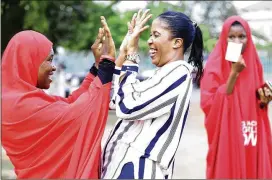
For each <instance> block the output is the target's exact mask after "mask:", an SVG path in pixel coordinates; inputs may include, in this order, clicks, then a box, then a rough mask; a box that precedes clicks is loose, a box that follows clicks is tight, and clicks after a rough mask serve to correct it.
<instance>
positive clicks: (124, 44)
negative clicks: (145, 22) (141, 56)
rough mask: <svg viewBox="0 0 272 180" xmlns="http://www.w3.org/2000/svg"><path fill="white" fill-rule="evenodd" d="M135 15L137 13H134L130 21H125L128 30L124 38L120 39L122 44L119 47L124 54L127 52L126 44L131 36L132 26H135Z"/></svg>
mask: <svg viewBox="0 0 272 180" xmlns="http://www.w3.org/2000/svg"><path fill="white" fill-rule="evenodd" d="M136 16H137V13H134V15H133V17H132V19H131V21H130V22H128V23H127V26H128V32H127V34H126V36H125V38H124V40H123V41H122V44H121V46H120V48H119V50H120V52H122V53H124V54H126V53H127V45H128V41H129V40H130V38H131V34H132V32H133V28H134V26H135V19H136Z"/></svg>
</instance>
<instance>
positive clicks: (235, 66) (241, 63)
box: [231, 55, 246, 74]
mask: <svg viewBox="0 0 272 180" xmlns="http://www.w3.org/2000/svg"><path fill="white" fill-rule="evenodd" d="M245 67H246V63H245V60H244V58H243V56H242V55H240V57H239V60H238V61H237V62H236V63H232V64H231V71H232V73H235V74H239V73H240V72H242V71H243V70H244V69H245Z"/></svg>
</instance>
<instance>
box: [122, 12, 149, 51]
mask: <svg viewBox="0 0 272 180" xmlns="http://www.w3.org/2000/svg"><path fill="white" fill-rule="evenodd" d="M149 11H150V10H149V9H147V10H146V11H145V12H144V13H143V14H142V9H140V10H139V11H138V13H137V16H136V18H135V27H134V28H133V32H132V33H131V38H130V39H129V41H128V46H127V53H128V54H133V53H135V52H137V50H138V41H139V38H140V34H141V33H142V32H143V31H145V30H146V29H147V28H148V27H149V26H148V25H147V26H145V24H146V23H147V21H148V20H149V19H150V18H151V17H152V14H149ZM141 14H142V15H141Z"/></svg>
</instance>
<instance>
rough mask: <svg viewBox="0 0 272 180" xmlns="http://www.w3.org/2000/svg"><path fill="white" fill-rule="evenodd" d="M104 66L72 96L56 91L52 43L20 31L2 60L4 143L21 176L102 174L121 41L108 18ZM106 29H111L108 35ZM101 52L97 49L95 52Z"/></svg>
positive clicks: (36, 35)
mask: <svg viewBox="0 0 272 180" xmlns="http://www.w3.org/2000/svg"><path fill="white" fill-rule="evenodd" d="M101 22H102V24H103V26H104V27H103V28H104V29H105V31H103V30H102V29H100V33H99V36H98V39H97V41H96V42H95V44H94V46H93V49H96V50H97V48H96V45H97V43H100V39H101V38H102V36H104V35H105V37H106V40H105V41H104V42H105V43H103V47H102V49H101V50H99V49H98V50H97V51H96V52H98V53H99V52H101V51H102V50H103V49H105V50H106V51H105V52H104V54H103V55H106V56H104V57H101V62H100V63H99V68H98V70H97V69H96V68H95V67H92V68H91V70H90V73H89V74H88V75H87V76H86V78H85V80H84V81H83V83H82V85H81V86H80V88H79V89H78V90H77V91H75V92H74V93H73V94H72V95H71V96H70V97H68V98H67V99H66V98H62V97H57V96H50V95H48V94H46V93H45V92H44V91H43V90H42V89H48V88H49V87H50V83H51V81H52V80H51V78H50V76H51V75H52V74H53V71H55V67H53V66H52V65H51V62H52V58H53V53H52V43H51V42H50V41H49V40H48V39H47V38H46V37H45V36H44V35H42V34H40V33H38V32H35V31H22V32H19V33H17V34H16V35H15V36H14V37H13V38H12V39H11V40H10V42H9V43H8V46H7V47H6V49H5V52H4V55H3V57H2V58H3V59H2V77H3V79H2V113H3V116H2V144H3V147H4V149H5V150H6V152H7V155H8V156H9V158H10V160H11V162H12V164H13V165H14V167H15V173H16V175H17V178H19V179H21V178H37V179H41V178H45V179H48V178H50V179H51V178H54V179H60V178H62V179H63V178H64V179H67V178H69V179H79V178H83V179H87V178H98V169H99V163H100V161H99V160H100V153H101V146H100V143H101V138H102V134H103V132H104V128H105V123H106V119H107V116H108V109H109V107H108V106H109V95H110V94H109V93H110V86H111V79H112V74H113V71H114V66H115V64H114V62H113V61H112V60H113V59H114V57H115V46H114V43H113V40H112V38H111V35H110V31H109V28H108V26H107V24H106V21H105V19H104V17H101ZM104 32H105V34H103V33H104ZM95 55H96V56H97V55H98V54H97V53H96V54H95Z"/></svg>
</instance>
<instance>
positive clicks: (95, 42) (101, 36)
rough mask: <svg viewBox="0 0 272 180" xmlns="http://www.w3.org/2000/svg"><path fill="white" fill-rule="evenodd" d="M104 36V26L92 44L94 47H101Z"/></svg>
mask: <svg viewBox="0 0 272 180" xmlns="http://www.w3.org/2000/svg"><path fill="white" fill-rule="evenodd" d="M103 36H104V30H103V29H102V28H99V30H98V34H97V37H96V39H95V41H94V44H93V45H92V48H97V47H99V45H100V43H101V42H102V39H103Z"/></svg>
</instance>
